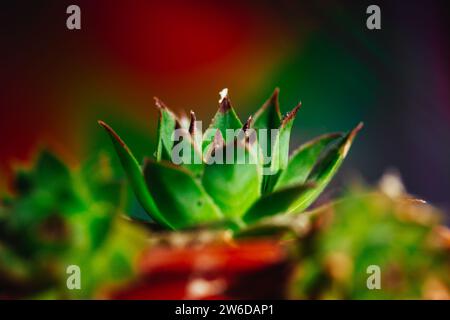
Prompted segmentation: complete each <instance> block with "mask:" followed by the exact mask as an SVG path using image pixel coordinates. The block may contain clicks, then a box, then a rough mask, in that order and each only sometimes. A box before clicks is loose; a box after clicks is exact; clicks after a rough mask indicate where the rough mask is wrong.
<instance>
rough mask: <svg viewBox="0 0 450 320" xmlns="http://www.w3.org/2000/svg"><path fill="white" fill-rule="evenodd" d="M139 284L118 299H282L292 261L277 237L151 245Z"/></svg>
mask: <svg viewBox="0 0 450 320" xmlns="http://www.w3.org/2000/svg"><path fill="white" fill-rule="evenodd" d="M139 269H140V274H141V275H140V277H139V280H138V281H137V283H136V284H135V285H130V286H128V287H127V288H125V289H123V290H121V291H118V292H116V293H114V294H113V296H112V298H115V299H177V300H178V299H281V298H282V297H284V295H285V293H286V287H285V286H286V283H287V282H286V281H285V280H286V278H288V277H289V276H290V271H292V264H291V262H290V260H289V257H288V254H287V249H286V248H285V247H284V246H283V245H280V243H276V242H273V241H267V240H259V241H258V240H252V241H249V240H247V241H242V242H239V243H236V244H234V245H218V244H216V245H210V246H206V247H198V248H193V247H190V248H183V249H167V248H164V247H162V248H152V249H151V250H150V251H148V252H147V253H146V254H145V255H144V256H143V257H142V261H141V263H140V265H139Z"/></svg>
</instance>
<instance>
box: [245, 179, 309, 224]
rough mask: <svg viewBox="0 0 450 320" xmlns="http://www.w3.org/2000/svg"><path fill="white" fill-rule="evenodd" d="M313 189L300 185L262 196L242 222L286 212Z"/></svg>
mask: <svg viewBox="0 0 450 320" xmlns="http://www.w3.org/2000/svg"><path fill="white" fill-rule="evenodd" d="M313 188H314V185H313V184H301V185H296V186H291V187H287V188H285V189H280V190H277V191H275V192H273V193H270V194H267V195H264V196H262V197H261V198H260V199H259V200H258V201H257V202H255V203H254V204H253V206H252V207H251V208H250V209H249V210H248V211H247V212H246V213H245V215H244V222H245V223H252V222H254V221H256V220H259V219H261V218H265V217H269V216H273V215H276V214H279V213H283V212H288V211H289V210H290V208H291V207H292V205H293V204H295V202H296V201H297V199H298V198H299V197H300V196H302V195H303V194H305V192H308V191H309V190H312V189H313Z"/></svg>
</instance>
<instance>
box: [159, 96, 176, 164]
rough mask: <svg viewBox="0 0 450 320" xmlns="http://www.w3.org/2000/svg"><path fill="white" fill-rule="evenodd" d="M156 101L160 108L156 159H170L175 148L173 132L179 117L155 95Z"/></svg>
mask: <svg viewBox="0 0 450 320" xmlns="http://www.w3.org/2000/svg"><path fill="white" fill-rule="evenodd" d="M155 103H156V106H157V107H158V110H159V117H158V129H157V145H156V159H157V160H158V161H159V160H170V159H171V155H172V148H173V144H174V142H173V133H174V130H175V128H176V126H177V118H176V117H175V115H174V114H173V113H172V111H170V110H169V108H168V107H167V106H166V105H165V104H164V102H162V101H161V100H159V99H158V98H156V97H155Z"/></svg>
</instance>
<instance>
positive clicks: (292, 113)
mask: <svg viewBox="0 0 450 320" xmlns="http://www.w3.org/2000/svg"><path fill="white" fill-rule="evenodd" d="M301 106H302V103H301V102H299V103H298V104H297V105H296V106H295V107H294V109H292V110H291V111H289V112H288V113H287V114H286V115H285V116H284V118H283V120H282V122H281V126H285V125H286V124H287V123H288V122H290V121H292V120H294V119H295V117H296V115H297V112H298V110H300V107H301Z"/></svg>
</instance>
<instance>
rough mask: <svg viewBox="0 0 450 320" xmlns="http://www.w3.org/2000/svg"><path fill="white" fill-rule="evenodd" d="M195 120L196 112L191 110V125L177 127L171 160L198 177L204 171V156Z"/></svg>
mask: <svg viewBox="0 0 450 320" xmlns="http://www.w3.org/2000/svg"><path fill="white" fill-rule="evenodd" d="M195 121H196V118H195V114H194V112H192V111H191V120H190V123H189V127H188V128H181V127H180V128H177V129H178V130H177V132H176V135H174V140H175V142H174V146H173V149H172V153H171V161H172V162H174V163H175V164H178V165H182V166H183V167H185V168H186V169H188V170H189V171H191V172H192V173H193V174H194V175H195V176H196V177H200V176H201V174H202V172H203V156H202V152H201V150H200V143H201V142H200V141H201V137H199V134H198V133H197V129H196V127H195ZM174 160H176V161H174ZM177 161H179V163H178V162H177Z"/></svg>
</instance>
